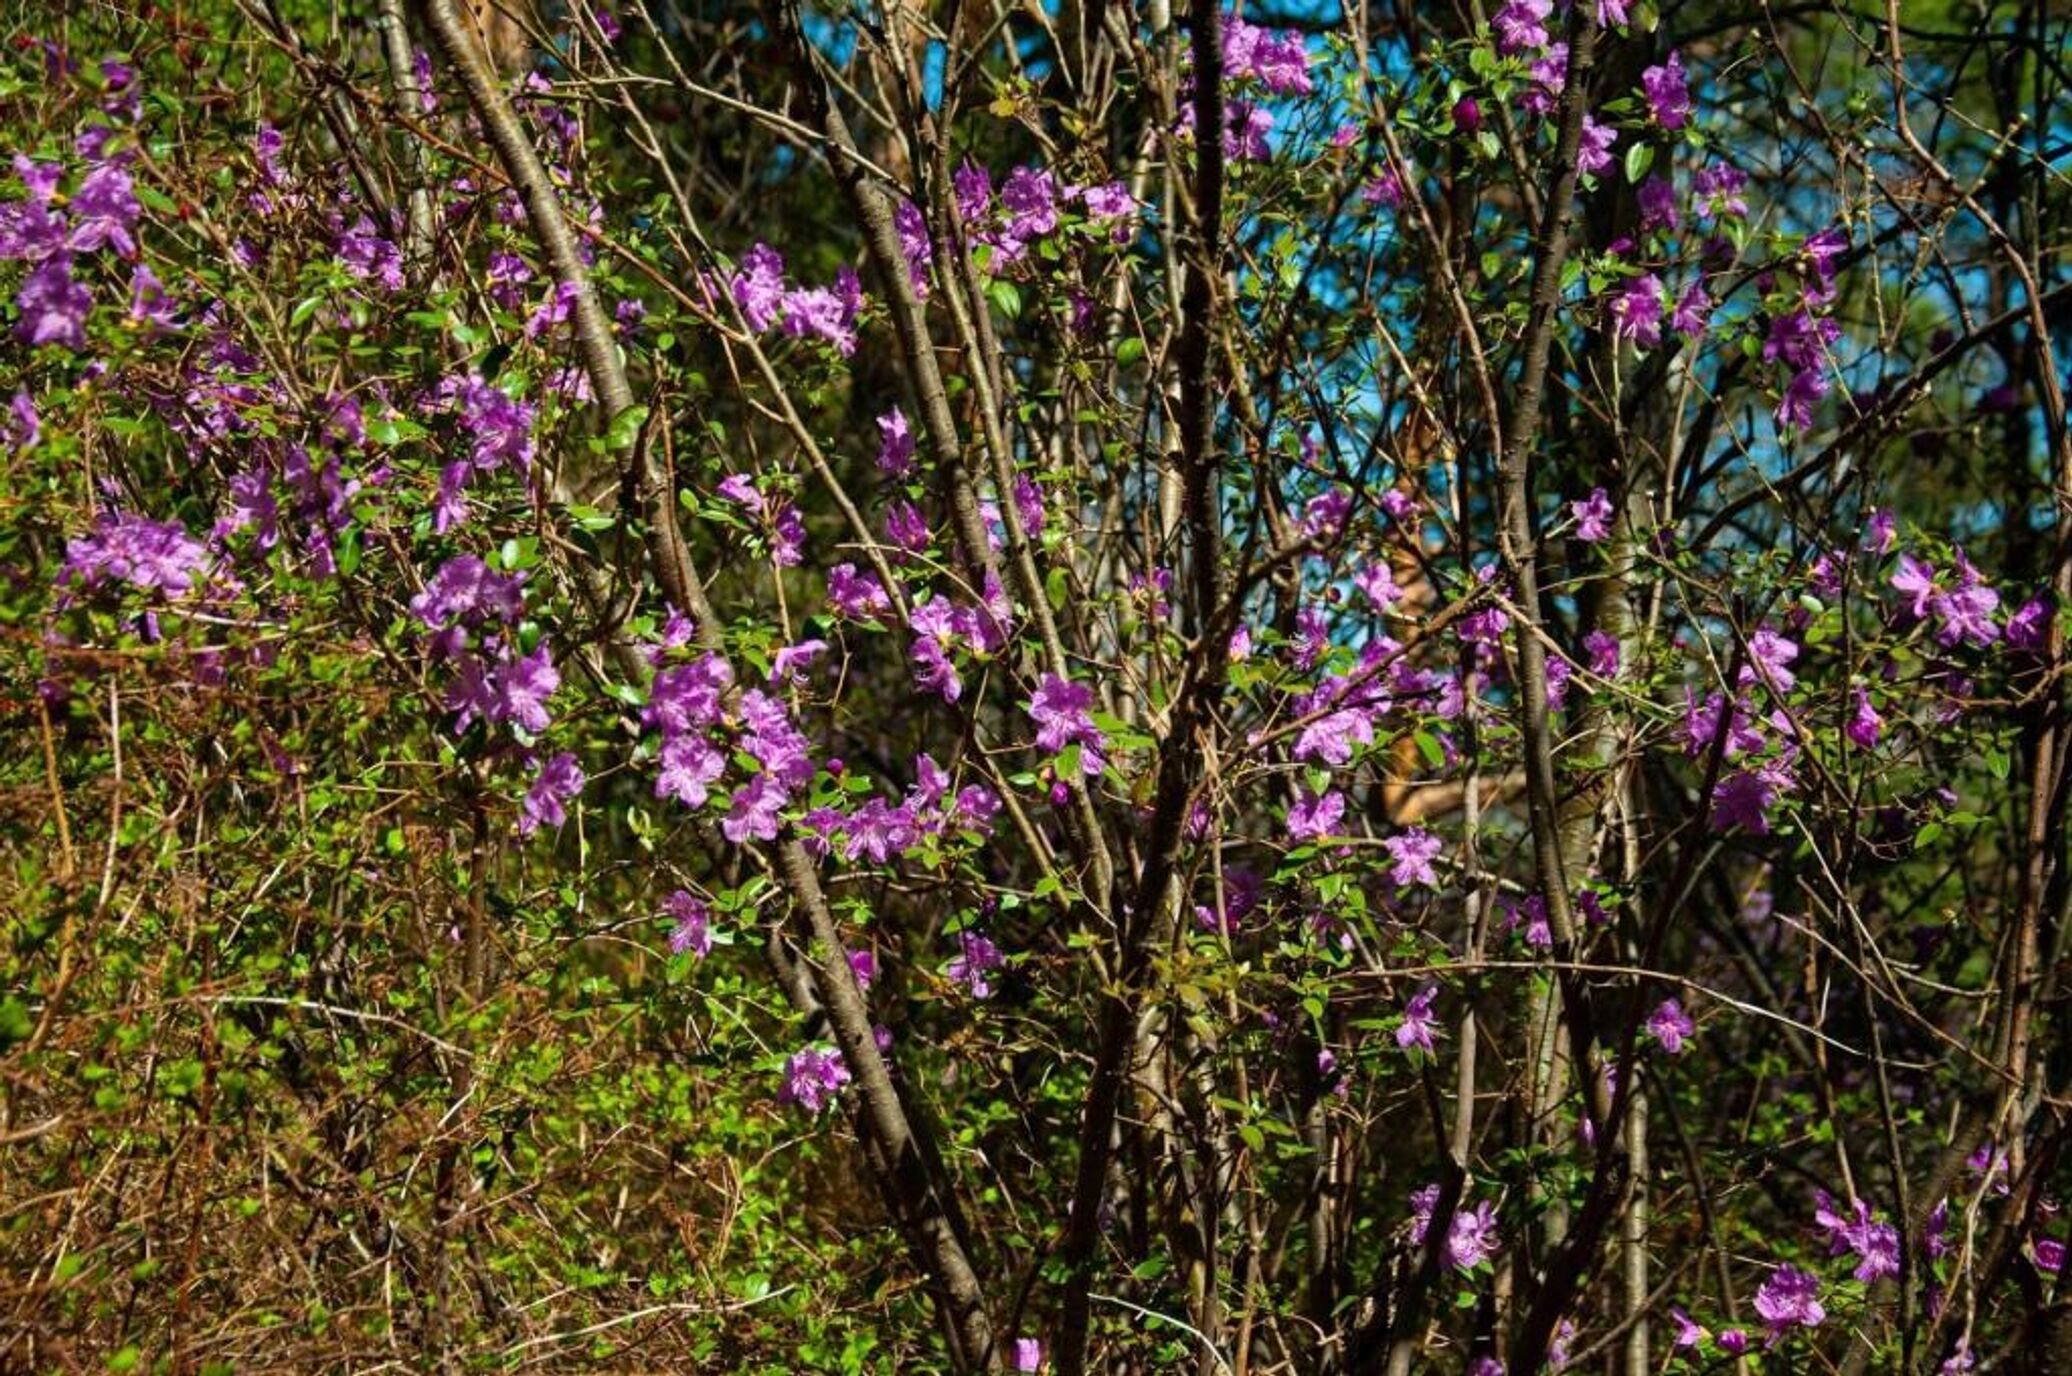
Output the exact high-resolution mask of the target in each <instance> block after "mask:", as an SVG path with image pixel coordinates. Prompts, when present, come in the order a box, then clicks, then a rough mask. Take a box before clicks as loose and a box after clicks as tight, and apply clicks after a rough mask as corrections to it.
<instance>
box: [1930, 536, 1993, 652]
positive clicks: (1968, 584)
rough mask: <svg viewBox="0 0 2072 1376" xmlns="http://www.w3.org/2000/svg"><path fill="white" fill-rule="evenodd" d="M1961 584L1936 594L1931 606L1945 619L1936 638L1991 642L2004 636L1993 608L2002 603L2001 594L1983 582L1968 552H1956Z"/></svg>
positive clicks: (1945, 641) (1944, 641)
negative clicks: (1969, 558) (1969, 559)
mask: <svg viewBox="0 0 2072 1376" xmlns="http://www.w3.org/2000/svg"><path fill="white" fill-rule="evenodd" d="M1956 559H1957V570H1956V571H1957V586H1956V587H1955V588H1952V589H1951V590H1950V591H1948V592H1938V593H1935V594H1933V595H1932V596H1931V597H1930V598H1929V600H1928V605H1929V607H1930V609H1931V610H1933V611H1934V612H1935V614H1936V616H1937V617H1938V618H1939V619H1940V620H1941V621H1942V625H1941V626H1940V627H1938V628H1937V630H1936V633H1935V639H1936V642H1937V643H1938V644H1941V645H1946V646H1954V645H1958V644H1965V643H1968V644H1972V645H1990V644H1992V643H1993V642H1994V641H1996V640H1998V639H1999V638H2000V628H1999V627H1998V626H1996V625H1995V624H1993V611H1994V609H1995V608H1997V607H1998V606H1999V605H2000V594H1999V593H1997V592H1995V591H1994V590H1993V589H1991V588H1989V587H1986V586H1985V585H1984V584H1983V583H1981V582H1980V581H1979V576H1978V570H1977V569H1975V568H1973V567H1972V566H1971V564H1970V562H1969V561H1968V560H1966V559H1965V557H1964V551H1963V550H1961V549H1960V550H1958V551H1956Z"/></svg>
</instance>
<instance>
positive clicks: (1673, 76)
mask: <svg viewBox="0 0 2072 1376" xmlns="http://www.w3.org/2000/svg"><path fill="white" fill-rule="evenodd" d="M1640 87H1641V91H1642V92H1643V93H1644V94H1645V95H1646V97H1647V103H1648V113H1649V114H1650V115H1652V116H1653V117H1654V120H1655V123H1657V124H1659V125H1661V126H1662V127H1663V128H1664V129H1668V130H1671V131H1674V130H1677V129H1681V128H1683V127H1684V125H1685V124H1687V123H1689V122H1690V118H1691V91H1690V86H1689V83H1688V82H1687V81H1686V80H1685V78H1684V69H1683V58H1682V57H1680V56H1679V55H1678V54H1677V53H1676V52H1675V51H1674V50H1673V49H1672V50H1671V51H1670V53H1669V56H1667V57H1666V58H1664V59H1663V60H1662V62H1661V64H1660V65H1659V66H1654V67H1649V68H1648V69H1647V70H1646V71H1644V72H1642V73H1641V74H1640Z"/></svg>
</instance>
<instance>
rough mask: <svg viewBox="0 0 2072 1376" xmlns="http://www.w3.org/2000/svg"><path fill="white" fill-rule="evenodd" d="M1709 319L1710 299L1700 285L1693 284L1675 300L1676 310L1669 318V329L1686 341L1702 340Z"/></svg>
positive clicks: (1710, 313) (1710, 310)
mask: <svg viewBox="0 0 2072 1376" xmlns="http://www.w3.org/2000/svg"><path fill="white" fill-rule="evenodd" d="M1711 319H1712V297H1711V296H1710V295H1708V294H1707V293H1706V290H1705V288H1704V286H1703V285H1702V284H1701V283H1698V282H1693V283H1691V285H1689V286H1688V287H1685V288H1684V293H1683V295H1682V296H1679V297H1677V298H1676V309H1675V310H1674V311H1672V312H1671V313H1670V316H1669V328H1670V329H1672V330H1675V331H1676V332H1677V333H1678V334H1680V335H1682V336H1683V337H1684V338H1686V339H1702V338H1704V337H1705V331H1706V328H1707V326H1708V324H1709V323H1710V321H1711Z"/></svg>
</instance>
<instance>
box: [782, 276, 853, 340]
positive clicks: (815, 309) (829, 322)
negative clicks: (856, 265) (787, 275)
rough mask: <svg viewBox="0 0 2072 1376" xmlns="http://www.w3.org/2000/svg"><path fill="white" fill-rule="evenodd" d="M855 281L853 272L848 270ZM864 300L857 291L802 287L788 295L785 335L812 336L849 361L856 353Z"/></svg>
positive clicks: (784, 305)
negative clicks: (859, 313) (860, 306)
mask: <svg viewBox="0 0 2072 1376" xmlns="http://www.w3.org/2000/svg"><path fill="white" fill-rule="evenodd" d="M842 271H843V272H845V273H848V274H849V276H850V277H851V278H853V277H854V276H855V272H854V270H852V269H849V268H844V269H842ZM859 300H860V298H859V297H858V296H857V294H856V293H855V292H853V291H851V292H845V291H842V290H839V289H837V290H833V291H830V290H829V289H828V288H826V287H809V288H801V289H799V290H797V291H788V292H786V293H784V300H783V311H784V332H785V333H786V334H788V335H790V336H791V337H792V338H794V339H804V338H806V337H807V336H809V335H811V336H814V337H817V338H820V339H824V340H826V341H827V342H828V343H830V344H832V345H834V346H835V351H836V352H837V353H839V354H841V355H842V357H844V358H847V357H848V356H849V355H851V354H853V353H855V352H856V314H857V305H858V301H859Z"/></svg>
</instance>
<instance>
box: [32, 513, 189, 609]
mask: <svg viewBox="0 0 2072 1376" xmlns="http://www.w3.org/2000/svg"><path fill="white" fill-rule="evenodd" d="M208 564H209V551H208V548H207V546H205V545H203V544H202V542H201V541H199V540H197V539H195V538H194V537H193V536H192V535H189V534H188V533H187V528H186V527H185V526H183V525H181V524H180V523H179V522H178V521H153V520H150V519H149V518H147V517H143V516H137V515H132V514H129V513H126V512H114V511H111V512H107V513H104V514H103V515H102V517H101V519H100V522H99V524H98V525H97V526H96V527H95V528H94V533H93V534H91V535H85V536H81V537H80V538H78V539H76V540H70V541H67V542H66V544H65V562H64V565H63V567H62V568H61V569H60V570H59V571H58V577H57V582H58V586H60V587H65V588H96V587H99V586H100V585H101V584H103V583H108V582H115V583H127V584H129V585H130V586H131V587H133V588H137V589H139V590H141V591H144V592H158V593H163V594H165V595H166V596H167V597H169V598H180V597H186V596H188V595H189V594H190V593H192V592H194V590H195V589H196V587H197V586H198V585H199V584H200V582H201V581H202V577H203V574H204V572H205V570H206V569H207V567H208Z"/></svg>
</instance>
